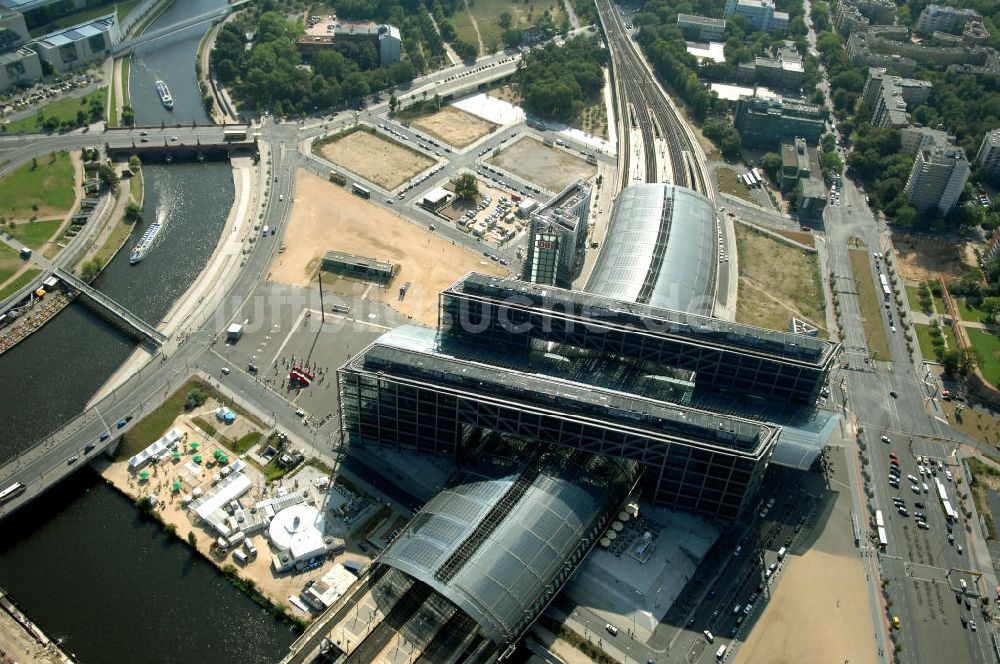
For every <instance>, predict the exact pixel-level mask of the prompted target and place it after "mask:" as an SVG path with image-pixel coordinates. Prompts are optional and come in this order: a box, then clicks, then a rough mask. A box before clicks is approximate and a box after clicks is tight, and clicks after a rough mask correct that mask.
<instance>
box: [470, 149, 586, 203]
mask: <svg viewBox="0 0 1000 664" xmlns="http://www.w3.org/2000/svg"><path fill="white" fill-rule="evenodd" d="M488 161H489V163H490V164H493V165H494V166H499V167H500V168H502V169H504V170H505V171H508V172H510V173H513V174H514V175H517V176H518V177H520V178H523V179H525V180H527V181H528V182H533V183H535V184H536V185H538V186H539V187H542V188H544V189H545V190H546V191H550V192H553V193H557V192H560V191H562V190H563V189H565V188H566V187H568V186H569V185H570V184H572V183H573V182H576V180H577V179H580V178H582V179H584V180H590V179H591V178H593V177H594V175H596V174H597V166H596V165H594V164H591V163H589V162H587V160H586V159H581V158H579V157H577V156H576V155H574V154H573V153H571V152H569V151H568V150H564V149H562V148H557V147H550V146H548V145H545V144H544V143H542V142H541V141H539V140H537V139H534V138H528V137H526V138H522V139H521V140H519V141H517V142H516V143H514V144H513V145H511V146H510V147H508V148H506V149H505V150H503V151H501V152H500V154H499V155H497V156H496V157H492V158H491V159H489V160H488Z"/></svg>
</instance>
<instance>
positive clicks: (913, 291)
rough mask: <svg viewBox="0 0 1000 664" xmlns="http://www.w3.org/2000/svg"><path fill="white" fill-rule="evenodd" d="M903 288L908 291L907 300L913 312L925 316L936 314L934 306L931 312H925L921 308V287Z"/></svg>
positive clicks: (908, 286) (909, 286) (907, 286)
mask: <svg viewBox="0 0 1000 664" xmlns="http://www.w3.org/2000/svg"><path fill="white" fill-rule="evenodd" d="M903 288H905V289H906V299H907V300H909V303H910V310H911V311H922V312H923V313H925V314H932V313H934V309H933V306H934V305H933V304H932V305H931V309H930V310H925V309H924V308H923V307H921V306H920V286H911V285H906V286H904V287H903Z"/></svg>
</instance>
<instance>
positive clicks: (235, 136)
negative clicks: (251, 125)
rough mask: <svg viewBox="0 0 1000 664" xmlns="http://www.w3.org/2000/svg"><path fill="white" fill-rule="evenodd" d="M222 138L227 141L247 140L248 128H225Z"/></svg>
mask: <svg viewBox="0 0 1000 664" xmlns="http://www.w3.org/2000/svg"><path fill="white" fill-rule="evenodd" d="M222 138H223V139H224V140H227V141H245V140H247V128H246V127H243V128H242V129H223V130H222Z"/></svg>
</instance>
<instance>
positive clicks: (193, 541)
mask: <svg viewBox="0 0 1000 664" xmlns="http://www.w3.org/2000/svg"><path fill="white" fill-rule="evenodd" d="M187 540H188V545H189V546H190V547H191V548H192V549H197V548H198V538H197V537H196V536H195V534H194V531H193V530H191V531H189V532H188V537H187Z"/></svg>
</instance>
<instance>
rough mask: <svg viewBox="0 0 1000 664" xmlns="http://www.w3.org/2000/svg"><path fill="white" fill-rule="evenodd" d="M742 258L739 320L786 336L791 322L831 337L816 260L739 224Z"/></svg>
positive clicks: (803, 251)
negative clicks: (808, 326) (803, 322)
mask: <svg viewBox="0 0 1000 664" xmlns="http://www.w3.org/2000/svg"><path fill="white" fill-rule="evenodd" d="M733 230H734V231H735V233H736V248H737V251H738V255H739V257H740V271H739V272H740V281H739V291H738V292H739V297H738V298H737V302H736V320H737V321H738V322H740V323H747V324H749V325H757V326H760V327H765V328H768V329H771V330H787V329H788V325H789V323H790V322H791V318H792V316H795V317H796V318H799V319H801V320H804V321H806V322H807V323H809V324H810V325H814V326H816V327H817V328H819V330H820V336H823V337H826V336H827V330H826V304H825V299H824V296H823V285H822V283H821V281H820V275H819V262H818V260H817V258H816V254H814V253H811V252H808V251H805V250H803V249H799V248H797V247H793V246H791V245H789V244H786V243H784V242H782V241H780V240H777V239H774V238H771V237H768V236H767V235H764V234H763V233H760V232H758V231H756V230H754V229H752V228H751V227H749V226H747V225H745V224H741V223H736V224H734V225H733Z"/></svg>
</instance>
